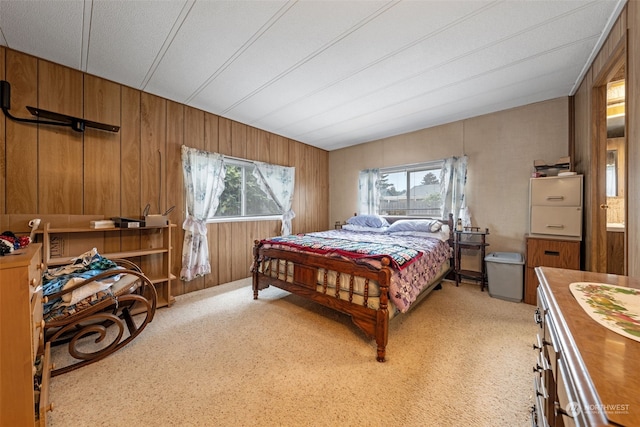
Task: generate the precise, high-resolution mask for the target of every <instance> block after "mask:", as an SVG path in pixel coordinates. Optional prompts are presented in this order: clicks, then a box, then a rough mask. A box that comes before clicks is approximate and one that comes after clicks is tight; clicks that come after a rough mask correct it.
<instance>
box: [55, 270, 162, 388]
mask: <svg viewBox="0 0 640 427" xmlns="http://www.w3.org/2000/svg"><path fill="white" fill-rule="evenodd" d="M112 261H113V262H114V263H115V264H117V265H118V266H119V267H122V269H110V270H105V271H103V272H101V273H99V274H97V275H95V276H93V277H91V278H89V279H86V280H83V281H82V282H80V283H77V284H75V285H74V286H71V287H69V288H68V289H64V290H62V291H60V292H57V293H53V294H51V295H48V296H47V297H48V301H54V299H56V298H58V297H64V296H65V295H67V298H69V296H70V295H71V293H72V292H73V291H76V290H80V291H81V290H82V288H83V287H90V286H95V283H96V281H100V280H105V279H109V278H113V277H114V276H115V275H116V274H119V275H122V276H120V279H119V280H117V281H116V282H114V284H113V285H112V286H111V287H110V288H108V289H106V290H101V291H98V292H95V293H93V294H91V295H90V296H88V297H86V298H84V299H82V300H81V301H79V302H77V303H76V304H73V305H64V304H58V305H55V306H54V307H52V308H50V309H49V310H47V311H46V312H45V313H44V322H45V326H44V331H45V343H46V342H50V343H51V345H52V346H54V345H60V344H67V345H68V351H69V355H70V356H71V358H72V360H71V361H70V362H69V363H67V364H65V366H62V367H56V368H55V369H53V370H52V371H51V376H56V375H60V374H63V373H65V372H69V371H72V370H74V369H77V368H80V367H82V366H86V365H88V364H90V363H93V362H96V361H98V360H101V359H104V358H105V357H107V356H108V355H110V354H112V353H114V352H116V351H118V350H119V349H121V348H122V347H124V346H125V345H127V344H128V343H129V342H131V341H132V340H133V339H134V338H135V337H137V336H138V335H139V334H140V333H141V332H142V330H143V329H144V328H145V327H146V326H147V324H148V323H149V322H151V321H152V320H153V316H154V314H155V311H156V305H157V294H156V290H155V287H154V286H153V284H152V283H151V281H150V280H149V278H148V277H147V276H145V275H144V273H143V272H142V270H141V269H140V268H139V267H138V266H137V265H136V264H134V263H132V262H131V261H128V260H123V259H118V260H112ZM86 289H88V288H85V290H86Z"/></svg>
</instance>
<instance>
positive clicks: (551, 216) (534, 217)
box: [530, 206, 582, 237]
mask: <svg viewBox="0 0 640 427" xmlns="http://www.w3.org/2000/svg"><path fill="white" fill-rule="evenodd" d="M530 231H531V234H548V235H552V236H568V237H582V208H580V207H554V206H532V207H531V230H530Z"/></svg>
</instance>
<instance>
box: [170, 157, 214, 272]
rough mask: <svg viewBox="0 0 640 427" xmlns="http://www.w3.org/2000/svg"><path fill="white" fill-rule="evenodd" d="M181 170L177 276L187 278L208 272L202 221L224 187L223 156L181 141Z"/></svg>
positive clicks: (207, 256) (207, 250)
mask: <svg viewBox="0 0 640 427" xmlns="http://www.w3.org/2000/svg"><path fill="white" fill-rule="evenodd" d="M182 172H183V175H184V189H185V197H186V201H187V212H186V218H185V220H184V223H183V224H182V228H183V229H184V231H185V233H184V242H183V244H182V269H181V270H180V278H181V279H182V280H185V281H189V280H193V279H195V278H196V277H199V276H203V275H205V274H209V273H210V272H211V264H210V263H209V244H208V242H207V224H206V221H207V218H208V217H209V216H212V215H213V214H214V213H215V212H216V210H217V209H218V202H219V201H220V195H221V194H222V191H223V190H224V178H225V170H224V163H223V156H222V155H220V154H217V153H209V152H207V151H201V150H197V149H195V148H189V147H186V146H184V145H183V146H182Z"/></svg>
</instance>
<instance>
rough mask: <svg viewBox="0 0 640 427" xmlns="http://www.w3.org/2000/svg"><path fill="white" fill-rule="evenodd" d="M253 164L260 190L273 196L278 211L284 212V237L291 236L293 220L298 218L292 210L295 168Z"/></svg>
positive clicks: (282, 229)
mask: <svg viewBox="0 0 640 427" xmlns="http://www.w3.org/2000/svg"><path fill="white" fill-rule="evenodd" d="M253 163H254V164H255V169H254V170H253V176H254V177H255V178H256V180H257V181H258V185H259V186H260V189H261V190H262V191H264V192H265V193H267V194H268V195H269V196H271V198H272V199H273V201H274V202H275V203H276V205H277V206H278V209H279V210H280V211H282V227H281V230H280V232H281V233H282V235H283V236H285V235H287V234H291V220H292V219H293V218H295V216H296V214H295V213H294V212H293V211H292V210H291V203H292V201H293V187H294V180H295V171H296V170H295V168H293V167H286V166H278V165H271V164H269V163H262V162H253Z"/></svg>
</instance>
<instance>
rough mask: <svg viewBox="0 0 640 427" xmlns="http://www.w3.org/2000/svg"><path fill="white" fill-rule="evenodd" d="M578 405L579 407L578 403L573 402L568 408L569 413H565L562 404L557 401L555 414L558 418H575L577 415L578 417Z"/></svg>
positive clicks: (554, 403) (554, 409)
mask: <svg viewBox="0 0 640 427" xmlns="http://www.w3.org/2000/svg"><path fill="white" fill-rule="evenodd" d="M577 405H578V404H577V403H575V402H572V403H570V404H569V406H568V408H567V409H569V411H565V410H564V409H562V406H560V402H558V401H555V402H553V412H554V414H555V416H556V417H558V415H563V416H565V417H569V418H574V417H575V416H576V415H578V411H579V406H577ZM569 412H571V413H569Z"/></svg>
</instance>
